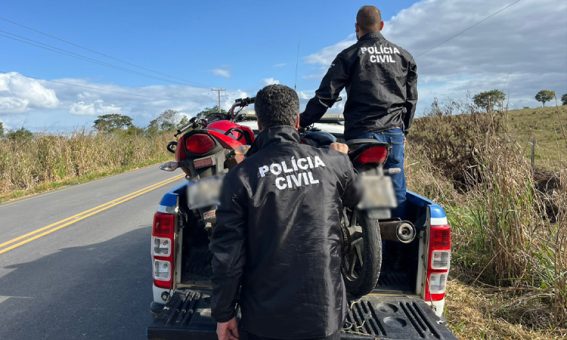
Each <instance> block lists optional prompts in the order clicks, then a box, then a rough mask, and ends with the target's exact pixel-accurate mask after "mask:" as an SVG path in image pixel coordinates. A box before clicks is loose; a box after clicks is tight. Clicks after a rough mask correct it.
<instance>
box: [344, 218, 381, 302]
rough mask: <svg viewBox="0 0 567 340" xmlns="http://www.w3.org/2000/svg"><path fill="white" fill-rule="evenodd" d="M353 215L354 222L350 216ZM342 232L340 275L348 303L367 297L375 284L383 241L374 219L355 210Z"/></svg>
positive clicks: (345, 222) (378, 274)
mask: <svg viewBox="0 0 567 340" xmlns="http://www.w3.org/2000/svg"><path fill="white" fill-rule="evenodd" d="M352 214H354V215H355V216H354V218H353V216H352ZM352 214H351V215H350V219H348V220H347V216H348V214H345V215H346V216H345V218H344V219H343V223H342V226H341V229H342V231H343V261H342V265H341V272H342V275H343V278H344V282H345V286H346V290H347V295H348V298H349V300H353V299H358V298H360V297H362V296H364V295H366V294H368V293H370V292H371V291H372V290H373V289H374V287H376V284H377V282H378V277H379V276H380V268H381V266H382V238H381V236H380V225H379V224H378V220H377V219H372V218H370V217H368V214H367V213H365V212H363V211H358V210H354V211H353V212H352Z"/></svg>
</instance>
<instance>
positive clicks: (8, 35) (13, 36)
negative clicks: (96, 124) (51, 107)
mask: <svg viewBox="0 0 567 340" xmlns="http://www.w3.org/2000/svg"><path fill="white" fill-rule="evenodd" d="M0 36H3V37H5V38H8V39H12V40H16V41H19V42H22V43H25V44H28V45H32V46H35V47H38V48H42V49H45V50H48V51H51V52H54V53H58V54H62V55H65V56H69V57H73V58H76V59H80V60H83V61H87V62H90V63H93V64H97V65H101V66H106V67H109V68H113V69H117V70H120V71H123V72H129V73H134V74H137V75H140V76H143V77H147V78H153V79H157V80H160V81H164V82H167V83H175V84H179V85H188V86H196V85H197V83H194V84H191V83H186V82H179V81H175V80H172V79H168V78H165V77H161V76H154V75H151V74H148V73H144V72H140V71H136V70H133V69H130V68H127V67H123V66H119V65H115V64H111V63H108V62H105V61H101V60H99V59H96V58H92V57H89V56H85V55H82V54H79V53H75V52H72V51H69V50H66V49H63V48H59V47H55V46H53V45H49V44H45V43H43V42H40V41H37V40H34V39H30V38H27V37H24V36H21V35H18V34H14V33H11V32H8V31H5V30H0Z"/></svg>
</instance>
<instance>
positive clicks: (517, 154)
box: [407, 113, 567, 328]
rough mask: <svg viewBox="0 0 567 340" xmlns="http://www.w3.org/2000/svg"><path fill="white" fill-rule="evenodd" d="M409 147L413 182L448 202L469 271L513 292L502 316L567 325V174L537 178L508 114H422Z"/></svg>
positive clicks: (472, 277) (461, 259) (458, 253)
mask: <svg viewBox="0 0 567 340" xmlns="http://www.w3.org/2000/svg"><path fill="white" fill-rule="evenodd" d="M407 151H408V161H407V162H408V164H409V166H408V171H407V173H408V184H409V187H410V188H412V189H414V190H416V191H419V192H423V193H425V194H426V195H429V196H431V197H433V198H435V199H437V200H438V201H440V202H442V203H443V204H444V205H445V206H446V207H447V210H448V216H449V219H450V222H451V224H452V226H453V230H454V249H453V256H454V257H453V258H454V264H455V265H456V269H457V271H458V272H459V273H460V274H461V276H463V277H465V278H466V279H467V280H469V282H475V283H482V284H485V285H491V286H493V287H500V289H505V290H506V291H507V292H509V293H510V300H509V302H510V303H509V304H503V305H502V306H501V308H500V309H499V310H497V311H495V313H497V314H499V315H500V316H502V317H505V318H506V319H508V320H510V321H513V322H519V323H522V324H525V325H528V326H533V327H547V328H549V327H563V328H567V185H566V182H565V180H566V178H565V177H564V176H565V171H563V172H561V171H557V173H555V174H553V176H555V177H554V178H555V180H554V183H555V185H554V186H553V189H551V190H549V189H550V188H549V186H548V187H545V186H542V185H541V183H540V182H541V180H539V182H538V181H536V179H535V177H534V169H532V168H531V166H530V162H529V160H527V159H526V158H525V156H524V154H523V152H522V148H521V147H520V145H519V144H518V143H516V141H515V140H514V139H513V136H511V135H510V134H509V133H508V130H507V127H506V119H505V114H503V113H496V114H467V115H459V116H432V117H426V118H424V119H420V120H418V121H417V122H416V123H415V126H414V127H413V128H412V135H410V139H409V143H408V150H407ZM543 188H546V189H543ZM550 207H551V208H550Z"/></svg>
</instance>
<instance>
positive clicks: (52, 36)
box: [0, 16, 207, 87]
mask: <svg viewBox="0 0 567 340" xmlns="http://www.w3.org/2000/svg"><path fill="white" fill-rule="evenodd" d="M0 20H2V21H6V22H9V23H11V24H12V25H15V26H18V27H21V28H24V29H27V30H29V31H32V32H35V33H38V34H41V35H43V36H46V37H48V38H51V39H55V40H58V41H60V42H63V43H66V44H69V45H71V46H74V47H77V48H80V49H82V50H85V51H88V52H91V53H94V54H98V55H100V56H103V57H105V58H108V59H111V60H114V61H117V62H120V63H123V64H126V65H130V66H133V67H135V68H139V69H142V70H145V71H149V72H152V73H154V74H157V75H160V76H163V77H167V78H171V79H176V80H178V81H180V82H185V83H186V82H187V81H185V80H183V79H180V78H177V77H175V76H171V75H169V74H167V73H163V72H160V71H156V70H153V69H151V68H148V67H145V66H141V65H137V64H134V63H131V62H129V61H127V60H124V59H121V58H116V57H113V56H111V55H109V54H107V53H104V52H100V51H97V50H94V49H92V48H90V47H86V46H83V45H80V44H77V43H75V42H72V41H69V40H67V39H63V38H61V37H58V36H56V35H53V34H51V33H47V32H43V31H40V30H38V29H36V28H33V27H30V26H27V25H24V24H21V23H18V22H16V21H14V20H11V19H8V18H5V17H2V16H0ZM195 84H197V83H195ZM199 85H202V86H205V87H207V85H203V84H199Z"/></svg>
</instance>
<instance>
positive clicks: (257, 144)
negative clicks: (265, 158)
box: [246, 125, 300, 156]
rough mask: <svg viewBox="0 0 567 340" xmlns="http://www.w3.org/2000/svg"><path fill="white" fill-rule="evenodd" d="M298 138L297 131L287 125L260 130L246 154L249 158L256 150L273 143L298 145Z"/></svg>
mask: <svg viewBox="0 0 567 340" xmlns="http://www.w3.org/2000/svg"><path fill="white" fill-rule="evenodd" d="M299 141H300V137H299V133H298V132H297V130H296V129H295V128H293V127H291V126H289V125H278V126H272V127H270V128H267V129H264V130H262V132H260V134H259V135H258V136H256V140H255V141H254V143H253V144H252V146H251V147H250V149H249V150H248V152H247V153H246V156H250V155H252V154H254V153H256V152H258V150H260V149H263V148H265V147H266V146H268V145H270V144H274V143H299Z"/></svg>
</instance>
